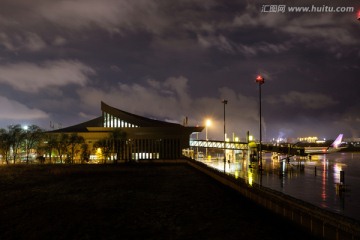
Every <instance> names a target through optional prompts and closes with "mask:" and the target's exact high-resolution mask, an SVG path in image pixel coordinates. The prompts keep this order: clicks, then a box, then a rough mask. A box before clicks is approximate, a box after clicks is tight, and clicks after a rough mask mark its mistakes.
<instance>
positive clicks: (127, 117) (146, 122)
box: [51, 102, 204, 133]
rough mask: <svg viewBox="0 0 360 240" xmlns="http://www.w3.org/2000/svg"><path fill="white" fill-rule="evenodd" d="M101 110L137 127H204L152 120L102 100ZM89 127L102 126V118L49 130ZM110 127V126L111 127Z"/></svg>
mask: <svg viewBox="0 0 360 240" xmlns="http://www.w3.org/2000/svg"><path fill="white" fill-rule="evenodd" d="M101 110H102V111H103V112H106V113H108V114H111V115H112V116H115V117H117V118H119V119H121V120H124V121H126V122H128V123H131V124H134V125H137V126H138V127H139V128H151V127H152V128H172V129H184V130H185V129H186V132H201V131H202V130H203V129H204V127H185V126H182V125H180V124H177V123H169V122H165V121H159V120H154V119H150V118H146V117H142V116H138V115H135V114H132V113H129V112H125V111H123V110H120V109H117V108H114V107H111V106H109V105H107V104H106V103H104V102H101ZM89 128H102V129H103V128H104V118H103V117H102V116H101V117H97V118H94V119H92V120H89V121H86V122H83V123H80V124H77V125H73V126H70V127H66V128H62V129H57V130H54V131H51V132H53V133H66V132H67V133H69V132H89V131H90V130H89ZM111 129H112V128H111Z"/></svg>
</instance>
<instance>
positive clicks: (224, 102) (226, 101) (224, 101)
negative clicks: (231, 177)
mask: <svg viewBox="0 0 360 240" xmlns="http://www.w3.org/2000/svg"><path fill="white" fill-rule="evenodd" d="M221 102H222V103H223V104H224V173H225V169H226V128H225V106H226V104H227V103H228V100H225V99H224V100H222V101H221Z"/></svg>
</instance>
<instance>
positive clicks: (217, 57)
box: [0, 0, 360, 139]
mask: <svg viewBox="0 0 360 240" xmlns="http://www.w3.org/2000/svg"><path fill="white" fill-rule="evenodd" d="M269 4H271V5H276V6H277V5H286V7H302V6H312V5H314V6H317V7H322V6H331V7H338V6H340V7H354V11H353V12H348V13H328V12H327V13H291V12H288V11H287V9H286V11H285V12H284V13H282V12H268V10H269V8H268V6H267V7H265V8H264V6H265V5H269ZM262 9H265V10H266V11H267V12H262ZM359 9H360V4H359V1H355V0H336V1H331V0H323V1H321V0H316V1H315V0H312V1H310V0H291V1H289V0H286V1H285V0H278V1H268V0H249V1H235V0H234V1H232V0H228V1H221V0H173V1H168V0H151V1H150V0H102V1H98V0H31V1H29V0H0V127H3V128H6V127H7V126H8V125H9V124H15V123H19V124H37V125H39V126H41V127H43V128H45V129H49V123H50V121H51V122H52V123H54V124H55V127H60V126H62V127H66V126H70V125H73V124H77V123H80V122H83V121H86V120H90V119H92V118H94V117H98V116H100V114H101V111H100V101H104V102H106V103H108V104H110V105H112V106H114V107H117V108H120V109H123V110H125V111H129V112H132V113H135V114H139V115H143V116H147V117H151V118H156V119H160V120H168V121H175V122H179V123H181V122H182V120H183V118H184V117H185V116H187V117H188V118H189V124H190V125H204V119H205V118H207V117H210V118H211V119H212V120H213V125H212V126H211V127H210V128H209V130H208V134H209V138H213V139H216V138H218V139H221V132H222V131H223V104H222V103H221V100H222V99H227V100H228V101H229V102H228V105H227V106H226V126H227V132H228V133H229V134H232V133H235V134H236V135H238V136H240V137H245V134H246V131H250V132H251V133H252V134H253V135H254V136H255V137H257V136H258V132H259V116H258V115H259V110H258V109H259V108H258V106H259V105H258V99H259V94H258V85H257V84H256V83H255V78H256V76H257V74H262V75H263V76H264V77H265V81H266V83H265V84H264V85H262V100H263V101H262V106H263V111H262V116H263V119H262V123H263V127H264V130H263V138H264V139H271V138H276V137H300V136H310V135H315V136H318V137H324V138H332V139H333V138H335V137H336V135H337V134H339V133H344V134H345V137H360V82H359V81H360V77H359V76H360V21H358V20H357V19H356V15H357V11H359Z"/></svg>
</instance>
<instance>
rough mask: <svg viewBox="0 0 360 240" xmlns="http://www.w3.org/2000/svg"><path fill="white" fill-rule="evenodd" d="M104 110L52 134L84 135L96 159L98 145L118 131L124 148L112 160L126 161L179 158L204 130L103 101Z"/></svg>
mask: <svg viewBox="0 0 360 240" xmlns="http://www.w3.org/2000/svg"><path fill="white" fill-rule="evenodd" d="M101 111H102V116H100V117H97V118H95V119H92V120H90V121H87V122H83V123H80V124H77V125H74V126H70V127H66V128H62V129H57V130H54V131H51V132H50V133H54V134H58V133H67V134H69V133H76V134H77V135H79V136H82V137H83V138H84V139H85V143H87V144H88V146H89V149H91V151H92V156H95V153H96V151H97V149H96V147H94V144H95V143H96V142H98V141H99V140H105V139H109V138H111V136H112V134H113V133H114V132H115V131H117V132H120V133H121V139H120V140H119V143H118V146H120V147H118V148H117V149H116V150H114V152H113V153H112V154H111V158H116V159H117V160H125V161H126V160H139V159H178V158H180V157H181V156H182V150H183V149H186V148H188V147H189V139H190V134H192V133H193V132H201V131H202V130H203V129H204V127H188V126H183V125H180V124H176V123H170V122H165V121H159V120H154V119H150V118H146V117H142V116H138V115H135V114H132V113H129V112H125V111H123V110H120V109H117V108H114V107H112V106H109V105H107V104H106V103H104V102H101ZM119 149H120V150H119ZM115 155H116V156H115Z"/></svg>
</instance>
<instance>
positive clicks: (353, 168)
mask: <svg viewBox="0 0 360 240" xmlns="http://www.w3.org/2000/svg"><path fill="white" fill-rule="evenodd" d="M202 162H204V163H206V164H208V165H209V166H211V167H214V168H216V169H218V170H220V171H224V162H223V161H202ZM263 169H264V170H263V172H262V174H260V173H259V171H257V168H256V166H253V168H250V167H249V163H248V161H247V160H246V159H244V160H240V161H238V162H234V163H226V166H225V171H226V172H227V173H230V174H232V175H234V177H235V178H243V179H245V181H246V182H248V184H249V185H252V183H254V182H255V183H258V184H261V185H262V186H264V187H268V188H271V189H274V190H277V191H279V192H282V193H284V194H287V195H290V196H293V197H295V198H298V199H302V200H304V201H307V202H309V203H312V204H314V205H317V206H319V207H322V208H324V209H327V210H329V211H333V212H336V213H340V214H343V215H346V216H348V217H351V218H354V219H356V220H360V204H359V202H360V153H333V154H327V155H319V156H312V159H311V160H308V159H306V158H299V157H297V158H291V160H290V162H289V163H287V162H286V161H279V160H273V159H272V158H271V155H270V154H265V155H264V156H263ZM341 171H343V172H344V173H345V174H344V176H345V177H344V184H345V187H346V190H345V191H343V192H341V191H340V192H339V191H337V186H338V185H339V183H340V172H341Z"/></svg>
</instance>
